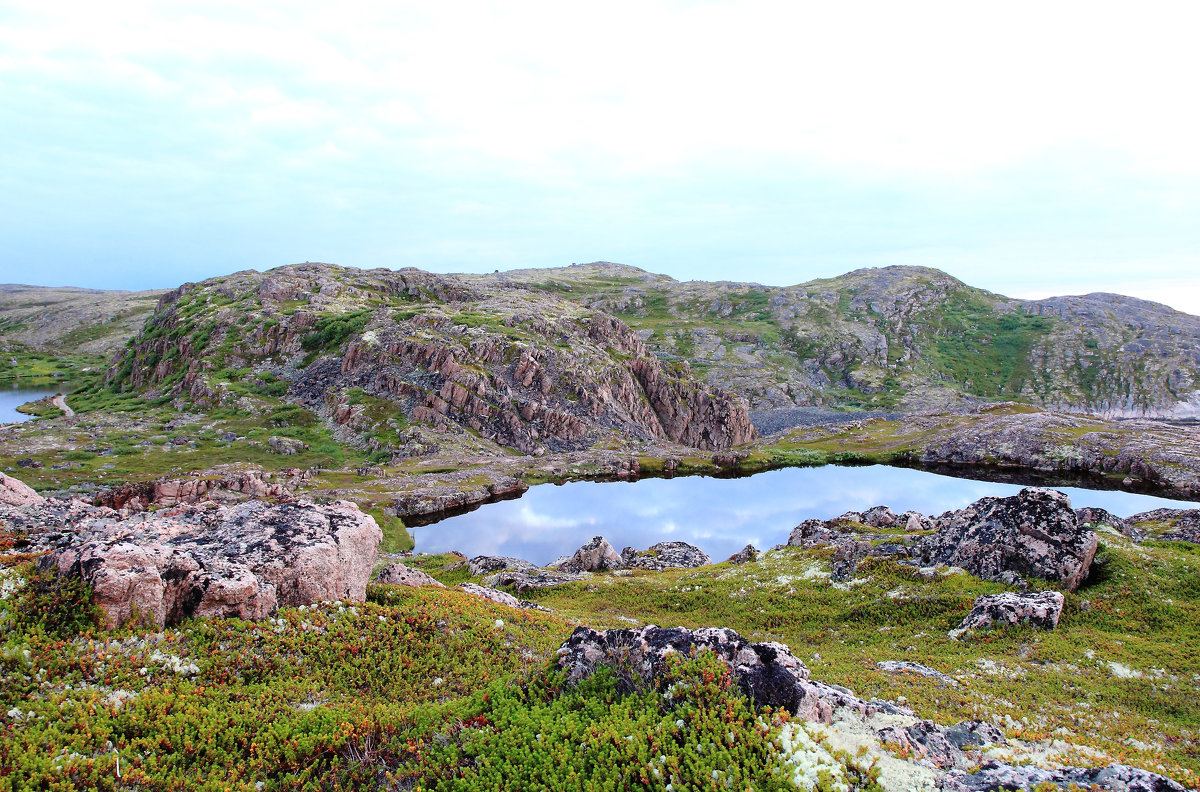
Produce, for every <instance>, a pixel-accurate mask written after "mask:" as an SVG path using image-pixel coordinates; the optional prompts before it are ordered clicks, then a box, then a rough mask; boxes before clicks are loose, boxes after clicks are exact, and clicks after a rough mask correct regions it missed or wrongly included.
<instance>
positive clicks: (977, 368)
mask: <svg viewBox="0 0 1200 792" xmlns="http://www.w3.org/2000/svg"><path fill="white" fill-rule="evenodd" d="M930 325H931V329H932V331H933V333H934V339H933V344H932V346H931V347H930V348H929V349H928V351H927V357H928V359H929V361H930V362H931V363H932V364H933V366H934V368H935V369H937V370H938V371H939V372H940V373H941V374H943V375H944V376H946V377H948V378H950V379H952V380H954V381H955V382H957V383H958V384H959V385H961V386H963V388H964V389H965V390H966V391H968V392H970V393H974V394H977V395H979V396H986V397H1008V398H1012V397H1015V396H1017V395H1019V394H1020V392H1021V388H1022V387H1023V386H1024V385H1025V383H1026V382H1027V381H1028V379H1029V351H1030V349H1031V348H1032V347H1033V345H1034V344H1035V343H1037V342H1038V341H1039V340H1041V339H1042V338H1043V337H1045V336H1046V334H1047V333H1049V332H1050V329H1051V327H1052V325H1051V322H1050V320H1048V319H1044V318H1042V317H1040V316H1030V315H1029V314H1027V313H1024V312H1023V311H1020V310H1014V311H1012V312H1009V313H998V312H997V311H996V308H995V306H994V305H991V304H988V303H987V302H984V301H983V300H982V299H980V298H979V297H978V296H976V295H973V294H970V293H969V292H965V291H964V292H957V293H955V294H953V295H951V296H950V297H949V298H948V299H947V300H946V302H945V303H943V304H942V306H941V308H940V310H939V311H938V313H937V314H936V316H935V318H934V319H933V320H932V321H931V322H930Z"/></svg>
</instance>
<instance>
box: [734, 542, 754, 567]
mask: <svg viewBox="0 0 1200 792" xmlns="http://www.w3.org/2000/svg"><path fill="white" fill-rule="evenodd" d="M757 559H758V549H757V548H756V547H755V546H754V545H752V544H748V545H746V546H745V547H743V548H742V549H741V550H738V551H737V552H736V553H734V554H733V555H731V556H729V558H728V559H727V560H728V561H729V563H731V564H746V563H749V562H751V561H755V560H757Z"/></svg>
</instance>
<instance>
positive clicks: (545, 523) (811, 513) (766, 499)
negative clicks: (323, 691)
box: [412, 465, 1196, 564]
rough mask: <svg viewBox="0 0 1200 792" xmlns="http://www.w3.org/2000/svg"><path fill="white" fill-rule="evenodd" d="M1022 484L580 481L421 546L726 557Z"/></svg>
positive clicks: (873, 471)
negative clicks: (664, 546)
mask: <svg viewBox="0 0 1200 792" xmlns="http://www.w3.org/2000/svg"><path fill="white" fill-rule="evenodd" d="M1020 489H1021V487H1020V485H1017V484H1004V483H996V482H988V481H975V480H972V479H961V478H953V477H950V476H943V475H938V474H935V473H929V472H925V471H921V470H912V469H906V468H894V467H885V466H882V465H872V466H868V467H836V466H827V467H819V468H788V469H785V470H773V471H769V472H766V473H759V474H757V475H754V476H748V477H746V478H733V479H723V478H708V477H701V476H689V477H680V478H674V479H643V480H641V481H637V482H604V483H597V482H586V481H584V482H573V483H569V484H563V485H559V486H556V485H552V484H545V485H541V486H537V487H533V488H531V489H530V490H529V491H528V492H527V493H525V495H523V496H522V497H521V498H518V499H516V500H509V501H501V502H499V503H491V504H487V505H485V506H483V507H481V508H479V509H478V510H476V511H473V512H468V513H467V514H460V515H457V516H454V517H448V518H446V519H445V520H442V521H440V522H437V523H433V524H431V525H427V526H422V527H417V528H413V529H412V532H413V535H414V536H415V538H416V543H417V544H416V549H417V550H418V551H422V552H427V553H440V552H445V551H448V550H459V551H462V552H464V553H466V554H467V555H468V556H475V555H506V556H515V557H517V558H524V559H528V560H530V561H533V562H535V563H538V564H546V563H549V562H550V561H553V560H554V559H555V558H557V557H559V556H561V555H567V554H570V553H573V552H574V551H575V549H576V548H578V547H579V546H580V545H581V544H583V543H584V542H585V541H587V540H588V539H590V538H591V537H593V536H597V535H602V536H604V537H606V538H607V539H608V540H609V541H610V542H612V543H613V545H614V546H615V547H616V548H617V549H618V550H620V549H621V548H622V547H625V546H626V545H630V546H634V547H647V546H649V545H651V544H653V543H655V542H659V541H663V540H680V541H685V542H690V543H692V544H694V545H697V546H699V547H700V548H702V549H703V550H704V551H705V552H707V553H708V554H709V555H710V556H712V557H713V559H714V560H723V559H725V558H727V557H728V556H730V555H732V554H733V553H735V552H736V551H738V550H740V549H741V548H742V547H743V546H744V545H745V544H746V543H747V542H749V543H752V544H754V546H756V547H758V548H760V549H764V548H767V547H771V546H773V545H777V544H783V543H784V542H786V541H787V537H788V533H789V531H791V529H792V527H793V526H795V525H796V524H797V523H799V522H800V521H801V520H804V519H807V518H809V517H819V518H822V519H829V518H831V517H836V516H837V515H839V514H842V513H844V512H847V511H850V510H863V509H867V508H869V507H871V506H876V505H879V504H885V505H888V506H891V507H892V508H893V509H895V510H896V511H897V512H901V511H905V510H907V509H913V510H916V511H919V512H922V513H925V514H940V513H941V512H943V511H947V510H950V509H959V508H962V507H963V506H966V505H967V504H968V503H971V502H972V501H974V500H977V499H979V498H982V497H984V496H985V495H1012V494H1015V493H1016V492H1017V491H1018V490H1020ZM1056 489H1059V490H1061V491H1063V492H1065V493H1067V495H1068V496H1070V498H1071V502H1072V503H1073V504H1074V505H1075V506H1076V507H1080V506H1099V507H1101V508H1104V509H1108V510H1109V511H1111V512H1113V513H1114V514H1117V515H1119V516H1122V517H1126V516H1129V515H1130V514H1134V513H1136V512H1141V511H1147V510H1149V509H1155V508H1159V507H1163V506H1166V507H1171V508H1195V507H1196V504H1195V503H1188V502H1182V501H1172V500H1167V499H1165V498H1156V497H1151V496H1148V495H1137V494H1133V493H1128V492H1119V491H1111V490H1089V489H1079V488H1075V487H1057V488H1056Z"/></svg>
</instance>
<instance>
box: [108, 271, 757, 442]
mask: <svg viewBox="0 0 1200 792" xmlns="http://www.w3.org/2000/svg"><path fill="white" fill-rule="evenodd" d="M106 381H107V382H108V384H109V386H110V387H112V388H115V389H118V390H134V391H138V392H141V393H145V394H146V395H148V396H150V397H156V396H158V397H166V396H171V397H175V398H176V399H177V400H179V401H181V402H186V403H189V404H191V405H194V406H199V407H201V408H217V407H230V406H236V407H239V408H241V409H243V410H255V409H261V408H263V407H264V405H263V404H260V403H257V402H256V399H264V398H265V399H279V398H283V399H286V400H287V401H288V402H290V403H292V404H294V405H297V407H295V408H292V412H290V413H289V412H288V411H287V409H286V408H284V410H283V418H282V419H281V422H283V421H293V422H294V421H304V420H312V419H313V418H312V416H313V415H316V416H319V417H320V418H321V419H323V420H324V421H326V422H327V423H329V424H331V425H333V426H336V427H339V428H340V429H341V431H342V437H343V439H348V438H357V439H358V441H360V442H362V443H366V444H367V445H369V446H370V447H371V448H372V449H373V450H377V451H381V452H383V453H385V454H388V455H390V454H401V455H403V454H405V453H408V452H410V451H415V452H420V451H421V448H420V446H422V445H424V444H426V443H427V435H426V434H422V432H421V431H420V430H417V429H414V430H411V431H410V430H409V425H410V423H412V422H417V423H419V424H421V425H422V426H423V427H429V426H432V427H435V428H437V429H441V430H443V431H452V430H454V431H459V432H467V433H470V434H473V435H475V436H477V437H479V438H482V439H484V440H488V441H493V442H495V443H497V444H499V445H501V446H504V447H507V448H511V449H516V450H518V451H521V452H525V453H535V454H537V453H543V452H545V451H564V450H572V449H580V448H586V447H592V446H595V445H597V444H602V443H603V442H604V440H605V439H606V438H608V437H616V438H633V439H639V440H647V441H668V442H673V443H680V444H683V445H688V446H692V447H695V448H700V449H706V450H720V449H725V448H728V447H730V446H733V445H739V444H741V443H744V442H747V441H748V440H751V439H753V438H754V436H755V434H754V429H753V427H752V426H751V424H750V420H749V417H748V414H747V409H746V405H745V403H744V402H743V401H741V400H739V399H737V398H735V397H733V396H731V395H729V394H728V393H725V392H723V391H721V390H720V389H717V388H713V387H711V386H708V385H704V384H702V383H700V382H698V381H697V380H696V379H694V378H693V377H692V376H691V374H690V371H689V366H688V364H687V362H686V361H674V362H664V361H662V360H660V359H659V358H658V357H657V356H656V355H655V354H654V353H653V352H651V350H650V349H649V348H648V347H647V346H646V345H645V343H644V342H643V341H642V339H641V338H640V337H639V336H638V335H637V334H635V333H634V332H633V331H631V330H630V329H629V328H628V327H627V326H626V325H625V324H624V323H623V322H621V321H620V320H618V319H616V318H614V317H612V316H610V315H607V314H604V313H601V312H599V311H596V310H594V309H591V308H588V307H585V306H581V305H580V304H578V303H576V302H573V301H570V300H567V299H564V298H562V297H559V296H558V295H555V294H552V293H548V292H546V291H544V290H535V289H526V288H511V287H509V286H508V285H507V284H504V283H502V282H482V281H471V280H467V279H463V278H459V277H455V276H438V275H432V274H429V273H426V272H421V271H419V270H414V269H406V270H401V271H398V272H396V271H391V270H371V271H363V270H356V269H346V268H341V267H336V266H332V265H326V264H302V265H296V266H291V267H282V268H279V269H275V270H271V271H270V272H268V273H265V274H262V273H258V272H253V271H250V272H240V273H236V274H234V275H230V276H228V277H224V278H214V279H211V280H208V281H204V282H203V283H198V284H185V285H184V286H181V287H180V288H178V289H176V290H174V291H172V292H169V293H167V294H166V295H164V296H163V298H162V300H161V302H160V303H159V306H158V308H157V310H156V311H155V313H154V315H153V316H152V317H151V318H150V320H149V321H148V322H147V323H146V325H145V327H144V328H143V329H142V331H141V332H140V333H139V334H138V335H137V336H136V337H134V338H133V339H131V340H130V341H129V343H128V345H127V347H126V349H125V350H124V351H123V352H122V353H121V354H119V355H118V356H117V357H116V358H115V359H114V362H113V365H112V367H111V369H110V370H109V372H108V375H107V378H106ZM275 407H277V404H276V405H275ZM299 407H303V409H299ZM413 446H417V448H413Z"/></svg>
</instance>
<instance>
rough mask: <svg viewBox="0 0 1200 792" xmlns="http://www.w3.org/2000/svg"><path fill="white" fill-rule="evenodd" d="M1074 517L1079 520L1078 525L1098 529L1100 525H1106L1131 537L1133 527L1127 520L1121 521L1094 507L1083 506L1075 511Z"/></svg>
mask: <svg viewBox="0 0 1200 792" xmlns="http://www.w3.org/2000/svg"><path fill="white" fill-rule="evenodd" d="M1075 516H1076V517H1078V518H1079V524H1080V525H1087V526H1089V527H1091V528H1099V527H1100V526H1102V525H1107V526H1109V527H1110V528H1114V529H1115V530H1117V531H1119V532H1121V533H1123V534H1125V535H1126V536H1132V535H1133V534H1132V533H1131V531H1132V529H1133V526H1132V525H1130V523H1129V521H1128V520H1125V519H1122V518H1120V517H1118V516H1117V515H1115V514H1113V513H1112V512H1110V511H1108V510H1107V509H1100V508H1097V507H1095V506H1084V507H1083V508H1082V509H1076V510H1075Z"/></svg>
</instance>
